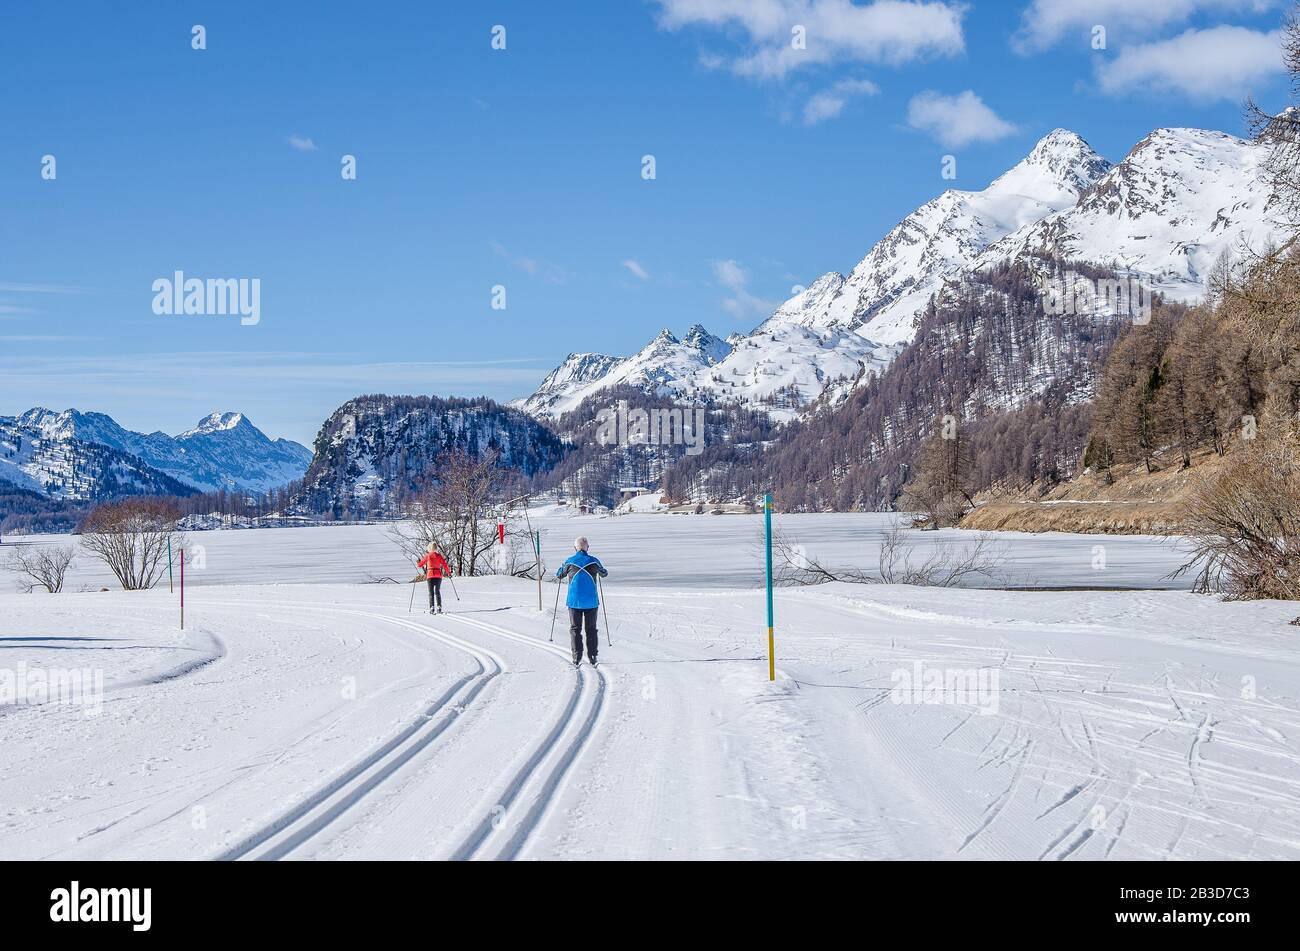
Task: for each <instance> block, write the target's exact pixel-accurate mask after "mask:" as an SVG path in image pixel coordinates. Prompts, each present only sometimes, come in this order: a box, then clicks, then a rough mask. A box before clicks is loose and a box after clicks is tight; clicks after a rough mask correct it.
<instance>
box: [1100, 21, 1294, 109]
mask: <svg viewBox="0 0 1300 951" xmlns="http://www.w3.org/2000/svg"><path fill="white" fill-rule="evenodd" d="M1281 43H1282V38H1281V34H1279V33H1277V32H1273V33H1262V32H1256V31H1254V30H1248V29H1246V28H1245V27H1240V26H1216V27H1213V28H1211V29H1208V30H1188V31H1187V32H1186V33H1183V34H1181V35H1180V36H1175V37H1173V38H1172V39H1168V40H1161V41H1159V42H1156V43H1147V44H1145V45H1140V46H1130V47H1128V48H1126V49H1124V50H1122V51H1121V52H1120V54H1119V55H1118V56H1116V57H1115V59H1114V60H1112V61H1111V62H1109V63H1106V64H1099V65H1098V66H1097V70H1096V71H1097V82H1098V85H1100V86H1101V89H1102V91H1103V92H1105V93H1108V94H1110V95H1112V96H1115V95H1123V94H1124V93H1129V92H1157V93H1176V94H1179V95H1183V96H1187V97H1188V98H1190V99H1195V100H1199V101H1203V102H1212V101H1215V100H1220V99H1222V100H1227V101H1229V102H1233V101H1238V100H1240V99H1242V97H1244V96H1245V95H1246V93H1248V92H1250V88H1251V85H1252V84H1254V83H1259V82H1263V81H1265V80H1267V79H1269V78H1270V77H1272V76H1275V75H1280V74H1281V73H1282V72H1283V71H1284V70H1283V66H1282V49H1281Z"/></svg>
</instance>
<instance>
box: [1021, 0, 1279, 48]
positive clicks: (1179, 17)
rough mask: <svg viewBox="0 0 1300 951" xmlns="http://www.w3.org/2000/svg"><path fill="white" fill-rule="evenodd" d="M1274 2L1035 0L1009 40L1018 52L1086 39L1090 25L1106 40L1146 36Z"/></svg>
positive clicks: (1263, 7)
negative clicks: (1213, 15) (1071, 37)
mask: <svg viewBox="0 0 1300 951" xmlns="http://www.w3.org/2000/svg"><path fill="white" fill-rule="evenodd" d="M1277 5H1278V0H1033V2H1032V3H1031V4H1030V5H1029V6H1028V8H1027V9H1026V10H1025V12H1024V15H1023V16H1022V17H1021V22H1020V31H1019V32H1018V33H1017V34H1016V36H1015V37H1014V40H1013V42H1014V44H1015V46H1016V47H1017V48H1018V49H1020V50H1021V51H1022V52H1033V51H1038V50H1044V49H1047V48H1048V47H1049V46H1052V45H1053V44H1055V43H1057V42H1059V41H1060V40H1062V39H1064V38H1065V37H1066V36H1068V35H1069V34H1071V33H1076V34H1077V35H1078V37H1079V40H1080V42H1085V41H1088V40H1090V37H1091V31H1092V28H1093V27H1094V26H1104V27H1105V28H1106V32H1107V34H1108V42H1110V41H1113V40H1116V39H1121V38H1122V37H1123V34H1124V33H1125V32H1128V33H1131V34H1138V35H1142V36H1149V35H1151V34H1152V33H1155V32H1158V31H1159V30H1162V29H1164V28H1165V27H1169V26H1173V25H1175V24H1178V23H1183V22H1184V21H1186V20H1187V19H1189V18H1190V17H1192V16H1195V15H1196V14H1197V13H1201V12H1210V13H1220V14H1221V13H1236V12H1241V11H1244V12H1251V13H1261V12H1263V11H1265V10H1267V9H1269V8H1270V7H1275V6H1277Z"/></svg>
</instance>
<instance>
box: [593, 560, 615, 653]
mask: <svg viewBox="0 0 1300 951" xmlns="http://www.w3.org/2000/svg"><path fill="white" fill-rule="evenodd" d="M596 587H598V588H600V609H601V610H602V611H603V612H604V613H605V643H606V644H608V645H609V646H610V647H613V646H614V641H613V640H612V639H611V638H610V636H609V608H607V607H605V586H604V585H603V584H601V583H600V575H596Z"/></svg>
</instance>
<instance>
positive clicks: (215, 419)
mask: <svg viewBox="0 0 1300 951" xmlns="http://www.w3.org/2000/svg"><path fill="white" fill-rule="evenodd" d="M240 425H251V424H249V423H247V420H246V419H245V418H244V414H243V413H212V414H211V415H209V416H205V417H204V418H203V419H201V420H199V424H198V425H197V426H195V427H194V428H193V429H187V430H186V431H185V432H183V433H181V434H180V435H179V436H177V437H176V438H177V439H184V438H186V437H187V436H202V435H204V434H206V433H219V432H229V431H230V430H232V429H236V428H238V427H239V426H240Z"/></svg>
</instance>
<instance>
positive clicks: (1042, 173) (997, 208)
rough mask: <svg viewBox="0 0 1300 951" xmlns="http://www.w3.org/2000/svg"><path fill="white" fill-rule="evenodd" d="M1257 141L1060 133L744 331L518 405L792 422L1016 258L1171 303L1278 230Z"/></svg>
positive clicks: (873, 369)
mask: <svg viewBox="0 0 1300 951" xmlns="http://www.w3.org/2000/svg"><path fill="white" fill-rule="evenodd" d="M1267 150H1268V146H1266V145H1262V144H1259V143H1256V142H1248V141H1245V140H1242V139H1239V138H1236V137H1234V136H1231V135H1227V134H1225V133H1222V132H1210V131H1203V130H1200V129H1161V130H1158V131H1156V132H1153V133H1152V134H1151V135H1149V136H1147V137H1146V138H1145V139H1143V140H1142V141H1141V142H1139V143H1138V144H1137V145H1136V146H1135V147H1134V148H1133V150H1132V151H1131V152H1130V153H1129V154H1128V156H1127V157H1126V158H1125V159H1124V160H1123V161H1122V162H1120V163H1119V164H1118V165H1112V164H1111V163H1110V162H1109V161H1107V160H1106V159H1105V158H1103V157H1102V156H1100V155H1098V154H1097V153H1096V152H1095V151H1093V149H1092V148H1091V147H1090V146H1089V145H1088V144H1087V142H1085V141H1084V140H1083V139H1082V138H1081V137H1080V136H1078V135H1077V134H1075V133H1073V132H1069V131H1066V130H1064V129H1057V130H1056V131H1054V132H1052V133H1050V134H1049V135H1047V136H1045V137H1044V138H1043V139H1042V140H1041V141H1039V142H1038V144H1037V145H1035V146H1034V148H1033V150H1032V151H1031V152H1030V153H1029V155H1027V156H1026V157H1025V158H1024V160H1022V161H1021V162H1020V163H1018V164H1017V165H1016V166H1015V167H1013V168H1012V169H1010V170H1009V171H1007V172H1006V173H1005V174H1003V175H1002V176H1000V177H999V178H998V179H997V180H995V181H994V182H993V183H992V184H991V185H989V186H988V187H987V188H985V189H984V190H982V191H975V192H969V191H957V190H949V191H946V192H944V193H943V194H942V195H940V196H939V197H937V198H935V199H933V200H932V201H929V202H927V203H925V204H924V205H922V206H921V207H920V208H918V209H917V210H916V211H915V212H913V213H912V214H910V215H908V216H907V217H906V218H905V219H903V221H901V222H900V223H899V224H898V225H897V226H896V227H895V228H894V229H893V230H891V231H890V232H889V233H888V234H887V235H886V236H885V237H884V238H882V239H881V240H880V241H878V242H877V243H876V244H875V245H874V246H873V247H872V248H871V249H870V250H869V251H868V253H867V255H866V256H865V257H864V258H863V259H862V260H861V262H860V263H859V264H858V265H857V267H855V268H854V269H853V270H852V272H851V273H850V274H849V275H848V276H847V277H846V276H844V275H843V274H840V273H838V272H835V271H832V272H829V273H826V274H823V275H821V276H820V277H818V278H817V279H816V280H814V281H813V282H812V283H811V284H810V285H809V286H808V287H807V288H806V289H804V290H802V291H801V292H800V293H798V294H796V295H795V296H794V297H792V298H790V299H789V300H788V301H786V302H785V303H784V304H782V305H781V306H780V307H778V308H777V309H776V311H775V313H773V314H772V316H771V317H769V318H768V319H767V320H765V321H764V322H763V323H762V324H760V325H759V326H758V327H757V328H756V329H755V330H754V331H752V332H751V333H749V334H748V335H733V336H732V337H730V338H728V339H727V340H726V341H722V340H719V338H717V337H716V336H714V335H712V334H710V333H709V332H708V331H706V330H705V329H704V328H703V327H701V326H699V325H696V326H694V327H692V328H691V330H690V331H689V332H688V333H687V335H686V337H685V338H683V339H682V340H680V341H679V340H678V339H677V338H676V337H674V336H673V335H672V334H671V333H670V332H669V331H667V330H665V331H661V332H660V334H659V335H658V336H657V337H656V338H655V339H654V340H653V341H651V342H650V343H649V344H648V345H647V346H646V347H645V348H643V349H642V350H641V351H639V352H638V353H637V354H635V355H633V356H631V357H626V358H623V357H613V356H607V355H604V354H595V353H582V354H572V355H570V356H569V357H568V358H567V359H566V360H565V362H564V363H563V364H561V366H560V367H558V368H557V369H556V370H554V371H553V372H552V373H551V374H550V375H549V376H547V378H546V380H545V381H544V382H543V383H542V385H541V386H540V387H539V388H538V390H537V391H536V392H535V393H533V394H532V395H531V396H529V397H527V398H525V399H521V400H518V401H516V403H515V404H513V405H516V406H519V407H520V408H522V409H524V410H526V411H528V412H530V413H533V414H535V415H537V416H539V417H542V418H548V419H557V418H559V417H560V416H562V415H563V414H564V413H566V412H570V411H572V410H573V409H574V408H576V407H577V406H578V405H579V404H580V403H581V402H582V401H583V400H584V399H586V398H587V397H590V396H592V395H593V394H595V393H598V392H600V391H601V390H602V389H604V388H609V387H614V386H619V387H622V386H625V385H628V384H632V385H636V386H639V387H640V388H642V389H643V390H644V391H646V392H649V393H654V394H655V395H657V396H664V395H671V396H675V397H676V398H678V399H680V400H683V401H690V402H697V403H715V402H721V403H736V404H741V405H747V406H750V407H753V408H756V409H764V410H765V411H767V412H768V413H769V414H770V415H772V416H773V417H774V418H775V419H777V420H779V421H783V422H784V421H790V420H792V419H796V418H799V417H800V415H801V408H804V407H807V406H809V405H811V404H812V403H813V402H814V401H816V400H817V399H818V398H819V397H822V396H823V394H826V395H827V396H828V397H829V398H834V399H836V400H839V399H843V398H846V397H847V395H848V393H850V392H851V391H852V390H853V389H854V388H855V387H857V386H860V385H862V383H863V382H864V381H865V380H866V379H867V378H868V377H869V376H873V375H878V374H879V373H880V372H881V371H882V370H883V369H884V368H885V367H887V366H889V365H890V363H892V362H893V361H894V360H895V359H896V358H897V356H898V354H899V353H900V352H901V350H902V349H903V348H904V347H905V346H906V345H907V344H909V343H910V342H911V341H912V339H913V338H914V335H915V333H916V328H917V325H918V320H919V318H920V317H921V316H923V315H924V313H925V312H926V308H927V307H928V306H929V305H930V303H931V300H932V299H933V298H934V297H935V295H936V294H937V293H940V292H942V291H943V290H944V288H945V287H949V286H953V285H959V284H961V283H962V282H963V281H964V280H967V279H968V278H969V277H970V276H972V275H974V274H976V273H979V272H985V271H988V270H990V269H995V268H997V267H998V266H1000V265H1006V264H1010V263H1012V262H1015V261H1024V260H1035V259H1052V260H1057V261H1062V260H1069V261H1078V262H1086V263H1090V264H1094V265H1097V266H1100V267H1105V268H1109V269H1110V270H1112V271H1115V272H1117V273H1122V274H1124V275H1126V276H1129V277H1132V278H1136V279H1138V280H1141V281H1143V282H1145V284H1146V286H1147V287H1148V288H1149V289H1151V290H1154V291H1157V292H1159V293H1162V294H1164V295H1166V296H1167V297H1170V298H1172V299H1175V300H1179V301H1192V300H1196V299H1199V298H1200V297H1202V296H1203V295H1204V292H1205V283H1206V279H1207V277H1208V275H1209V274H1210V272H1211V270H1212V269H1213V267H1214V265H1215V263H1216V261H1218V260H1219V258H1220V256H1221V255H1223V254H1224V253H1225V252H1226V253H1233V252H1235V251H1240V250H1241V249H1242V248H1243V247H1244V246H1248V247H1251V248H1254V249H1256V250H1258V249H1260V248H1261V247H1263V246H1264V245H1266V244H1268V243H1270V242H1271V241H1273V240H1274V239H1275V237H1276V236H1277V234H1278V229H1277V226H1276V225H1275V223H1274V222H1273V220H1272V212H1273V210H1274V209H1273V197H1272V195H1271V193H1270V191H1269V187H1268V184H1267V182H1266V181H1265V180H1264V179H1263V178H1262V176H1261V175H1260V174H1259V169H1260V165H1261V163H1262V161H1263V160H1264V158H1265V157H1266V155H1267Z"/></svg>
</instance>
